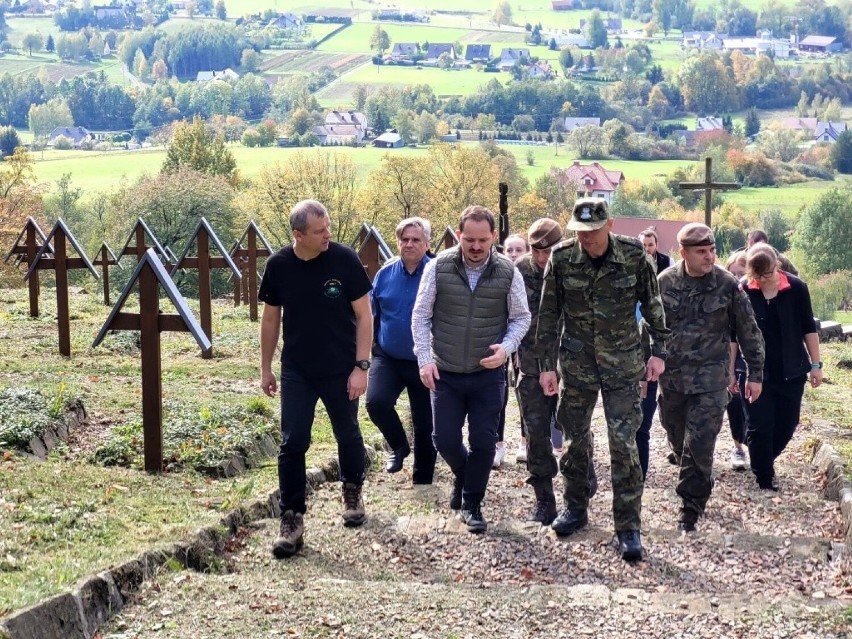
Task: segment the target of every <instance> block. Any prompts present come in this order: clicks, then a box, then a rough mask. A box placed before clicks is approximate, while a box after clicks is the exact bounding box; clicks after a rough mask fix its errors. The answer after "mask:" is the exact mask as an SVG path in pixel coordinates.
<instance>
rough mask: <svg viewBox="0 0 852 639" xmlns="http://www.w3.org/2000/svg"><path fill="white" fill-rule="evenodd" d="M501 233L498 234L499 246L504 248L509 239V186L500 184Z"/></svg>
mask: <svg viewBox="0 0 852 639" xmlns="http://www.w3.org/2000/svg"><path fill="white" fill-rule="evenodd" d="M499 189H500V232H499V234H498V237H497V239H498V241H499V245H500V246H501V247H502V246H503V245H504V244H505V243H506V238H507V237H509V185H508V184H506V183H505V182H500V186H499Z"/></svg>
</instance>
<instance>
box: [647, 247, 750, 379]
mask: <svg viewBox="0 0 852 639" xmlns="http://www.w3.org/2000/svg"><path fill="white" fill-rule="evenodd" d="M659 279H660V295H661V297H662V299H663V306H664V307H665V309H666V323H667V324H668V325H669V327H670V328H671V330H672V338H671V340H670V341H669V356H668V359H667V360H666V372H665V373H663V375H662V377H660V386H661V387H662V388H663V389H666V388H668V389H671V390H673V391H677V392H680V393H686V394H694V393H707V392H711V391H717V390H721V389H723V388H725V387H726V386H727V385H728V384H729V383H730V379H729V377H730V375H729V372H728V369H729V364H730V358H731V340H732V338H733V336H734V335H736V340H737V342H739V346H740V350H741V351H742V354H743V357H744V358H745V360H746V363H748V379H749V381H751V382H760V381H762V380H763V358H764V348H763V336H762V335H761V334H760V329H758V327H757V322H755V319H754V311H753V310H752V308H751V304H750V303H749V301H748V298H747V297H746V295H745V293H743V292H742V291H741V290H740V288H739V286H738V283H737V280H736V278H735V277H734V276H733V275H731V274H730V273H728V272H727V271H726V270H725V269H723V268H722V267H721V266H719V265H716V267H715V268H714V269H713V270H712V271H711V272H710V273H708V274H707V275H705V276H703V277H690V276H689V275H687V274H686V271H685V267H684V264H683V261H680V262H678V263H677V264H676V265H675V266H674V267H672V268H669V269H666V270H665V271H663V273H661V274H660V278H659Z"/></svg>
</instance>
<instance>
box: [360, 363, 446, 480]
mask: <svg viewBox="0 0 852 639" xmlns="http://www.w3.org/2000/svg"><path fill="white" fill-rule="evenodd" d="M403 390H405V391H406V392H407V393H408V405H409V407H410V409H411V425H412V430H413V435H414V438H413V439H414V469H413V471H412V474H411V479H412V481H413V482H414V483H415V484H431V483H432V477H433V475H434V474H435V460H436V459H437V457H438V453H437V451H436V450H435V446H434V445H433V444H432V400H431V398H430V396H429V389H428V388H426V387H425V386H424V385H423V382H421V381H420V369H419V368H418V366H417V362H416V361H415V360H407V359H397V358H395V357H388V356H387V355H385V354H384V353H378V352H376V351H375V350H374V351H373V364H372V366H370V381H369V384H368V385H367V413H368V414H369V415H370V419H371V420H373V423H374V424H375V425H376V428H378V429H379V431H381V433H382V435H384V437H385V441H387V443H388V446H390V448H391V450H397V449H399V448H404V447H405V446H408V436H407V435H406V433H405V427H404V426H403V425H402V420H400V418H399V415H398V414H397V412H396V400H397V399H398V398H399V396H400V394H401V393H402V391H403Z"/></svg>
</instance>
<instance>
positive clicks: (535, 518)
mask: <svg viewBox="0 0 852 639" xmlns="http://www.w3.org/2000/svg"><path fill="white" fill-rule="evenodd" d="M556 515H557V512H556V500H555V499H550V500H548V499H537V500H536V502H535V510H533V511H532V513H530V516H529V517H527V521H529V522H537V523H539V524H541V525H542V526H549V525H550V524H551V523H553V520H554V519H556Z"/></svg>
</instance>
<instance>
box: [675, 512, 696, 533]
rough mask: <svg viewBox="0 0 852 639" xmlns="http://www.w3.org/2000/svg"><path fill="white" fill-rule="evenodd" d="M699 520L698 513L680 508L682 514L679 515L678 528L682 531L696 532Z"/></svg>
mask: <svg viewBox="0 0 852 639" xmlns="http://www.w3.org/2000/svg"><path fill="white" fill-rule="evenodd" d="M697 522H698V515H696V514H695V513H694V512H692V511H691V510H684V509H683V508H681V509H680V515H678V522H677V528H678V530H680V531H681V532H684V533H691V532H695V524H696V523H697Z"/></svg>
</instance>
